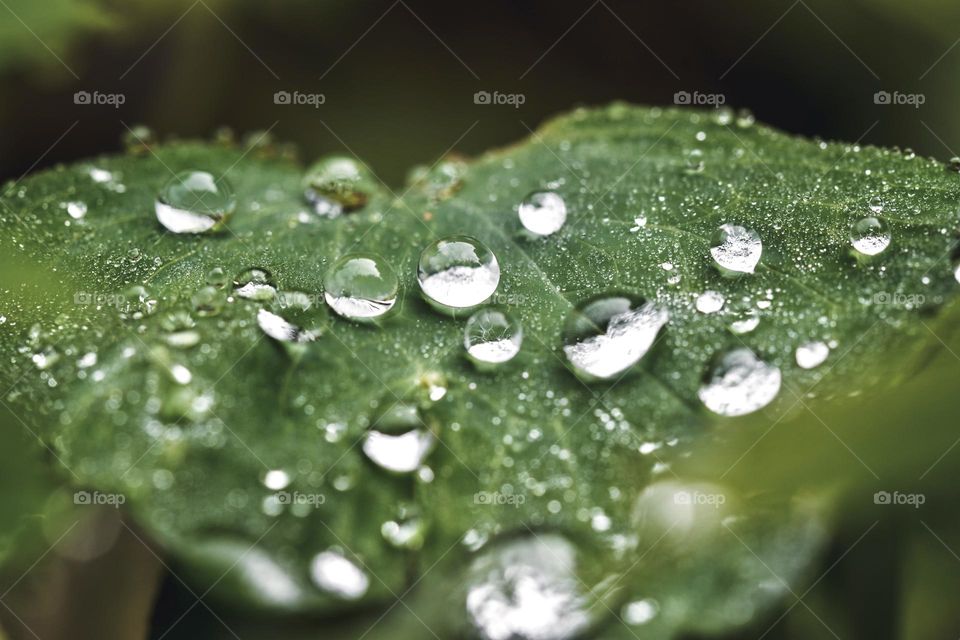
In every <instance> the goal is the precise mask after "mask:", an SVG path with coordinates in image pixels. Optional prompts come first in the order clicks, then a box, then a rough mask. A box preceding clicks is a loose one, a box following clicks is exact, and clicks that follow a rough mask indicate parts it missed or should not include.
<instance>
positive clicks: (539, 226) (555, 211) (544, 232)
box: [517, 191, 567, 236]
mask: <svg viewBox="0 0 960 640" xmlns="http://www.w3.org/2000/svg"><path fill="white" fill-rule="evenodd" d="M517 212H518V214H519V215H520V222H521V224H523V227H524V228H525V229H526V230H527V231H529V232H530V233H532V234H534V235H536V236H549V235H550V234H552V233H556V232H557V231H559V230H560V228H561V227H563V223H564V222H566V221H567V204H566V203H565V202H564V201H563V198H561V197H560V196H559V195H558V194H556V193H554V192H553V191H534V192H533V193H531V194H530V195H528V196H527V197H526V198H524V199H523V202H521V203H520V206H519V208H518V209H517Z"/></svg>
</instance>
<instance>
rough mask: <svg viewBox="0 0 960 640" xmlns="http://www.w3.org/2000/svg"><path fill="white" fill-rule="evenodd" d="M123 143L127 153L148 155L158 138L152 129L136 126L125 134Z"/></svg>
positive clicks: (140, 125)
mask: <svg viewBox="0 0 960 640" xmlns="http://www.w3.org/2000/svg"><path fill="white" fill-rule="evenodd" d="M122 141H123V148H124V149H126V151H127V153H146V152H147V151H149V150H150V147H151V145H153V144H154V143H156V136H155V134H154V133H153V131H152V130H151V129H150V127H148V126H146V125H142V124H136V125H133V126H132V127H129V128H128V129H127V130H126V131H125V132H124V133H123V136H122Z"/></svg>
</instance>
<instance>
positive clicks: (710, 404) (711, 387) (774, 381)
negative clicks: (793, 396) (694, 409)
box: [697, 348, 780, 416]
mask: <svg viewBox="0 0 960 640" xmlns="http://www.w3.org/2000/svg"><path fill="white" fill-rule="evenodd" d="M779 392H780V369H778V368H777V367H776V366H774V365H771V364H767V363H766V362H764V361H763V360H761V359H760V358H758V357H757V355H756V354H755V353H754V352H753V351H751V350H750V349H747V348H738V349H734V350H733V351H729V352H727V353H725V354H723V355H722V356H720V357H719V358H717V359H716V360H715V362H714V364H713V366H712V368H711V369H710V370H709V371H708V372H707V376H706V378H705V380H704V383H703V385H702V386H701V387H700V390H699V391H698V392H697V395H698V396H699V397H700V401H701V402H703V404H704V406H706V407H707V409H709V410H710V411H713V412H714V413H716V414H719V415H721V416H742V415H746V414H748V413H753V412H754V411H757V410H759V409H762V408H763V407H765V406H767V405H768V404H770V403H771V402H772V401H773V399H774V398H776V397H777V394H778V393H779Z"/></svg>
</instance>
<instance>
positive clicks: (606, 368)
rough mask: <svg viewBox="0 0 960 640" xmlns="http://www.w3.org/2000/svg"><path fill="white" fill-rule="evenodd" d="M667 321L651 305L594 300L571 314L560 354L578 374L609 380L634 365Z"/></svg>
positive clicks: (664, 314)
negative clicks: (564, 356)
mask: <svg viewBox="0 0 960 640" xmlns="http://www.w3.org/2000/svg"><path fill="white" fill-rule="evenodd" d="M669 319H670V314H669V313H668V312H667V311H666V310H665V309H661V308H659V307H657V306H656V305H655V304H653V303H652V302H645V301H634V300H632V299H631V298H629V297H626V296H619V295H613V296H600V297H598V298H593V299H591V300H588V301H587V302H585V303H584V304H581V305H579V306H578V307H576V308H575V309H573V310H572V311H571V312H570V316H569V317H568V318H567V321H566V325H565V326H564V338H563V341H564V346H563V352H564V354H566V356H567V359H568V360H569V361H570V364H571V365H572V366H573V369H574V371H575V372H576V373H577V375H579V376H581V377H582V378H584V379H586V380H598V379H599V380H608V379H610V378H613V377H615V376H617V375H620V374H621V373H623V372H624V371H626V370H627V369H629V368H630V367H632V366H633V365H635V364H636V363H637V362H638V361H639V360H640V359H641V358H642V357H643V356H644V355H645V354H646V353H647V351H648V350H649V349H650V347H651V346H652V345H653V343H654V341H655V340H656V338H657V335H658V334H659V333H660V329H661V328H662V327H663V326H664V325H665V324H666V323H667V321H668V320H669Z"/></svg>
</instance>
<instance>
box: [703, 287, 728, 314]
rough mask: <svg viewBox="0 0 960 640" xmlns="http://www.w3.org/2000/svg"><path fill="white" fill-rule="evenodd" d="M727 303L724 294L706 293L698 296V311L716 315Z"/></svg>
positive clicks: (716, 292)
mask: <svg viewBox="0 0 960 640" xmlns="http://www.w3.org/2000/svg"><path fill="white" fill-rule="evenodd" d="M724 302H726V299H724V297H723V294H722V293H720V292H718V291H704V292H703V293H701V294H700V295H699V296H697V311H699V312H700V313H708V314H709V313H716V312H717V311H720V309H722V308H723V304H724Z"/></svg>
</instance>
